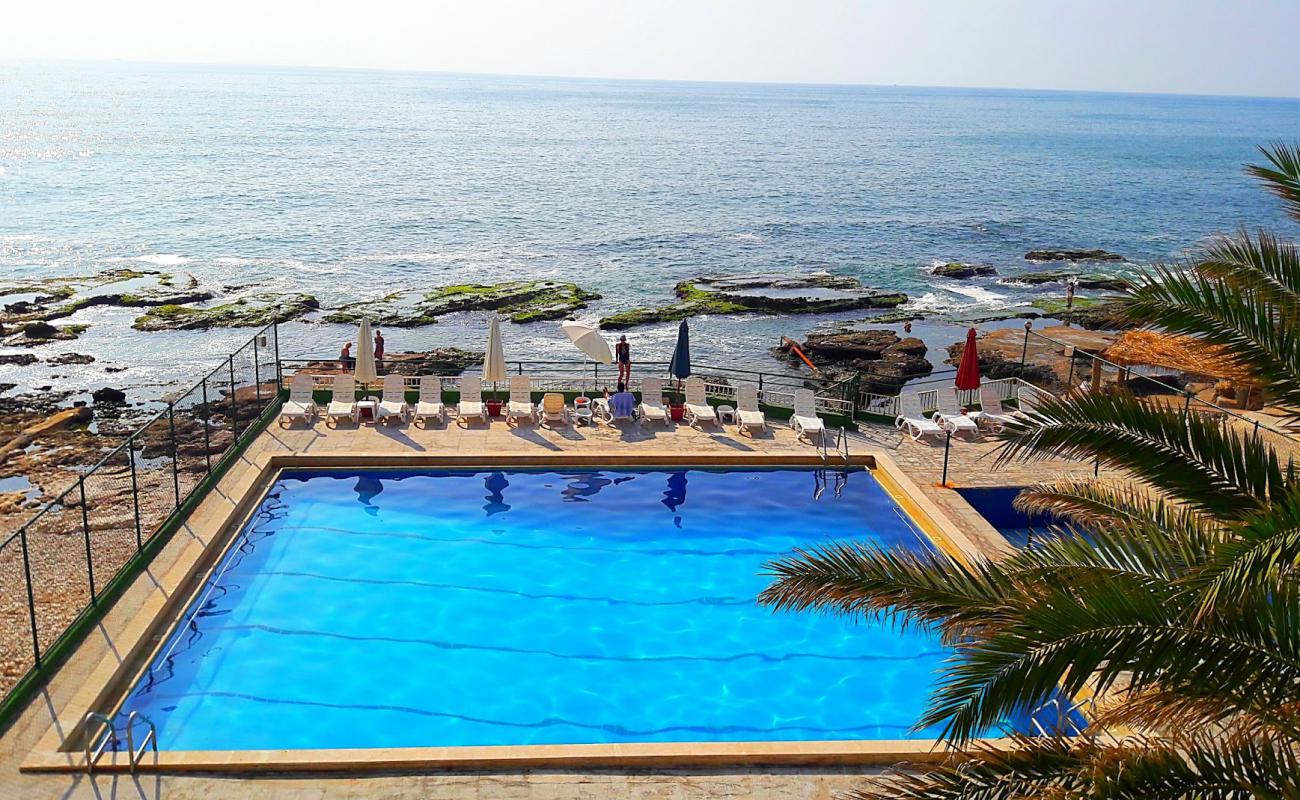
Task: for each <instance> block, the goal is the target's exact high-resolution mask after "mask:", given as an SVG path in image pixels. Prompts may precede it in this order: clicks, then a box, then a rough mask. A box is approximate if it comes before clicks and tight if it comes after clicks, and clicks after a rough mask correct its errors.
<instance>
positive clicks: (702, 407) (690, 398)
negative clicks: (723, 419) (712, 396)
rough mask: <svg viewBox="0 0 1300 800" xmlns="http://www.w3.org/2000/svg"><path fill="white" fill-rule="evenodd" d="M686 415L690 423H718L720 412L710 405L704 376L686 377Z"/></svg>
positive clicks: (687, 421)
mask: <svg viewBox="0 0 1300 800" xmlns="http://www.w3.org/2000/svg"><path fill="white" fill-rule="evenodd" d="M685 417H686V423H687V424H688V425H699V424H700V423H703V422H712V423H713V424H714V425H717V424H718V412H717V411H715V410H714V409H713V406H711V405H709V400H708V397H707V394H706V392H705V389H704V379H703V378H687V379H686V413H685Z"/></svg>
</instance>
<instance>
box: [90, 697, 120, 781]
mask: <svg viewBox="0 0 1300 800" xmlns="http://www.w3.org/2000/svg"><path fill="white" fill-rule="evenodd" d="M91 723H95V724H96V725H97V726H98V727H95V728H91V727H87V728H86V747H85V751H86V764H85V767H86V774H91V773H93V772H94V771H95V764H96V763H98V762H99V759H100V757H102V756H103V755H104V750H105V749H107V748H108V746H109V745H110V744H111V745H114V746H116V745H117V741H118V740H117V731H115V730H113V720H112V719H111V718H110V717H109V716H108V715H107V714H101V713H99V712H98V711H89V712H87V713H86V716H85V717H84V718H83V719H82V725H84V726H89V725H90V724H91ZM105 733H106V734H107V736H105V735H103V734H105ZM96 742H98V744H96ZM92 748H93V749H94V753H93V754H92V753H91V750H92Z"/></svg>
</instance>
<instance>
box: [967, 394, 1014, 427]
mask: <svg viewBox="0 0 1300 800" xmlns="http://www.w3.org/2000/svg"><path fill="white" fill-rule="evenodd" d="M971 416H973V417H975V424H977V425H987V426H988V427H990V428H992V429H993V430H995V431H1000V430H1002V428H1003V427H1004V426H1006V424H1007V423H1008V422H1011V421H1013V420H1014V419H1015V418H1016V415H1015V414H1014V413H1012V410H1011V409H1007V408H1003V406H1002V398H1001V397H999V396H998V393H997V391H996V390H994V388H993V386H992V385H990V384H987V383H984V384H980V410H979V412H978V413H976V414H972V415H971Z"/></svg>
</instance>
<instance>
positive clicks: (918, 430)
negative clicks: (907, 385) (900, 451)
mask: <svg viewBox="0 0 1300 800" xmlns="http://www.w3.org/2000/svg"><path fill="white" fill-rule="evenodd" d="M894 427H895V428H898V429H899V430H901V431H905V432H906V433H909V434H911V436H912V440H913V441H916V440H918V439H920V438H921V437H922V436H931V435H932V436H940V435H942V434H943V428H942V427H940V426H939V423H937V422H935V421H934V420H932V419H927V418H926V416H925V414H923V413H921V396H920V395H919V394H916V393H915V392H907V393H904V394H900V395H899V396H898V416H897V417H895V418H894Z"/></svg>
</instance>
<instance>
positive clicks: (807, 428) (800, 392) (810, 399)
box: [790, 389, 826, 444]
mask: <svg viewBox="0 0 1300 800" xmlns="http://www.w3.org/2000/svg"><path fill="white" fill-rule="evenodd" d="M790 427H791V428H793V429H794V434H795V437H796V438H798V439H807V440H808V441H809V442H812V436H813V434H814V433H815V434H817V442H816V444H821V441H822V439H823V438H824V437H825V436H826V423H824V422H822V418H821V417H819V416H817V398H816V396H814V395H813V391H812V389H795V390H794V415H793V416H791V417H790Z"/></svg>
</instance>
